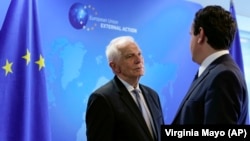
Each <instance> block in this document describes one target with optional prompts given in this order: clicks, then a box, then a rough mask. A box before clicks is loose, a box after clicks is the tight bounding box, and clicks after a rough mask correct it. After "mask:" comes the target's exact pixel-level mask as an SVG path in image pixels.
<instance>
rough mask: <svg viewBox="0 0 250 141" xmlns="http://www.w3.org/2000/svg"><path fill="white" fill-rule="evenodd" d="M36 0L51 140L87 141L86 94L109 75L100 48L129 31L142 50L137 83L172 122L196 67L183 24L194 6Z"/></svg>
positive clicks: (129, 0)
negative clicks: (148, 90)
mask: <svg viewBox="0 0 250 141" xmlns="http://www.w3.org/2000/svg"><path fill="white" fill-rule="evenodd" d="M37 3H38V21H39V28H40V41H41V46H42V49H43V52H44V54H45V63H46V64H45V72H46V77H47V78H46V79H47V82H46V84H47V93H48V100H49V107H48V108H49V114H50V122H51V128H52V140H53V141H62V140H63V141H85V140H86V135H85V132H86V128H85V110H86V104H87V100H88V97H89V95H90V94H91V92H93V91H94V90H95V89H96V88H97V87H99V86H101V85H102V84H104V83H105V82H107V81H109V80H110V79H112V78H113V74H112V71H111V69H110V68H109V67H108V64H107V61H106V57H105V48H106V45H107V44H108V43H109V41H110V40H111V39H112V38H114V37H116V36H120V35H131V36H134V37H135V39H136V40H137V42H138V44H139V45H140V47H141V48H142V51H143V55H144V58H145V67H146V73H145V76H143V77H142V78H141V82H142V83H144V84H146V85H149V86H151V87H152V88H154V89H155V90H156V91H157V92H158V93H159V95H160V99H161V102H162V108H163V111H164V116H165V122H166V123H167V124H169V123H171V121H172V119H173V116H174V115H175V112H176V110H177V108H178V106H179V104H180V102H181V100H182V98H183V96H184V95H185V93H186V91H187V89H188V87H189V85H190V83H191V81H192V79H193V76H194V73H195V72H196V69H197V66H196V64H194V63H193V62H192V61H191V56H190V50H189V40H190V35H189V29H190V26H191V24H192V20H193V16H194V13H195V12H196V11H197V9H199V8H201V6H200V5H197V4H194V3H191V2H187V1H184V0H175V1H170V0H169V1H160V0H155V1H152V0H144V1H134V0H126V1H115V0H105V1H103V0H91V1H90V0H86V1H80V0H53V1H52V0H41V1H37ZM5 5H6V6H8V3H7V2H6V4H5ZM6 6H5V9H6ZM0 9H1V8H0ZM0 12H1V15H4V14H2V13H4V10H2V11H0ZM0 18H4V16H2V17H0ZM1 20H2V19H0V21H1ZM0 25H1V23H0Z"/></svg>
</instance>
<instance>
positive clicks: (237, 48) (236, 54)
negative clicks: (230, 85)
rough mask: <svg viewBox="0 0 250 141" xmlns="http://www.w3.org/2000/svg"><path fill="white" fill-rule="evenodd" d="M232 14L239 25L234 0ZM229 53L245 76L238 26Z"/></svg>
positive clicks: (231, 8)
mask: <svg viewBox="0 0 250 141" xmlns="http://www.w3.org/2000/svg"><path fill="white" fill-rule="evenodd" d="M230 12H231V15H232V16H233V18H234V19H235V21H236V23H237V20H236V13H235V9H234V4H233V1H232V0H231V1H230ZM229 51H230V54H231V55H232V57H233V58H234V60H235V61H236V63H237V64H238V66H239V67H240V69H241V71H242V72H243V74H244V64H243V59H242V51H241V44H240V35H239V29H238V26H237V27H236V32H235V36H234V40H233V42H232V45H231V49H230V50H229Z"/></svg>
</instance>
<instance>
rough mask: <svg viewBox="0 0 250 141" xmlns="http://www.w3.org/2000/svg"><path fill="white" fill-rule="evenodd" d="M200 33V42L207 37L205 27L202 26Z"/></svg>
mask: <svg viewBox="0 0 250 141" xmlns="http://www.w3.org/2000/svg"><path fill="white" fill-rule="evenodd" d="M199 30H200V33H199V38H198V41H197V42H198V43H202V42H203V41H204V39H205V33H204V29H203V28H202V27H200V29H199Z"/></svg>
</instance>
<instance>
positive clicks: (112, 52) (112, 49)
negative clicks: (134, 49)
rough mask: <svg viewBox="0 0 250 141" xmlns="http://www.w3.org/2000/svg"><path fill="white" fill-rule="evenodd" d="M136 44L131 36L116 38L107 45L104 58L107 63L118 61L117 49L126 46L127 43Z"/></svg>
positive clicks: (118, 52)
mask: <svg viewBox="0 0 250 141" xmlns="http://www.w3.org/2000/svg"><path fill="white" fill-rule="evenodd" d="M131 42H132V43H136V42H135V40H134V38H133V37H131V36H120V37H116V38H114V39H113V40H111V41H110V43H109V45H108V46H107V48H106V57H107V60H108V63H109V62H111V61H114V60H119V59H120V53H121V52H120V51H119V48H121V47H125V46H127V45H128V44H129V43H131Z"/></svg>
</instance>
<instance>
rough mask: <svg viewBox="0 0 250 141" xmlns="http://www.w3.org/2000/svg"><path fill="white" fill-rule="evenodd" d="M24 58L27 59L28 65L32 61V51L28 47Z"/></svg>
mask: <svg viewBox="0 0 250 141" xmlns="http://www.w3.org/2000/svg"><path fill="white" fill-rule="evenodd" d="M22 58H23V59H25V60H26V65H28V64H29V62H30V52H29V50H28V49H27V51H26V54H25V55H24V56H22Z"/></svg>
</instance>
